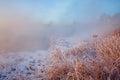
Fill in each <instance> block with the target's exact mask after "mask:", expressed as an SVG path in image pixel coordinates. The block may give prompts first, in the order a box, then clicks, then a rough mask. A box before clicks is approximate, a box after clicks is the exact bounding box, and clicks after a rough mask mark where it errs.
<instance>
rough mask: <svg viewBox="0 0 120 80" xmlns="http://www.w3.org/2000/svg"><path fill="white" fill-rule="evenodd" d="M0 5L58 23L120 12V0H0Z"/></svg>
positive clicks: (32, 17)
mask: <svg viewBox="0 0 120 80" xmlns="http://www.w3.org/2000/svg"><path fill="white" fill-rule="evenodd" d="M0 7H1V8H0V9H1V11H2V10H7V9H6V7H8V8H14V9H15V11H17V12H20V14H21V13H23V14H25V15H27V16H29V17H30V18H31V19H32V20H34V21H37V22H40V21H43V22H53V23H56V22H57V23H59V22H64V21H67V22H71V21H77V20H80V21H89V20H91V19H96V18H97V17H99V16H100V15H101V14H104V13H106V14H110V15H113V14H115V13H118V12H120V0H0ZM8 10H9V9H8Z"/></svg>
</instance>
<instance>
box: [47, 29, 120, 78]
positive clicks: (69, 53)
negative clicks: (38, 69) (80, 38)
mask: <svg viewBox="0 0 120 80" xmlns="http://www.w3.org/2000/svg"><path fill="white" fill-rule="evenodd" d="M93 37H94V38H93V39H92V40H91V41H85V42H82V43H80V44H79V45H77V46H76V47H74V48H71V49H68V50H66V51H61V50H60V49H56V50H55V51H54V52H53V54H52V59H53V60H52V62H51V63H50V65H49V67H48V68H47V69H46V74H47V76H46V80H119V79H120V29H119V30H117V31H115V32H112V33H110V34H108V35H105V36H103V37H97V36H93Z"/></svg>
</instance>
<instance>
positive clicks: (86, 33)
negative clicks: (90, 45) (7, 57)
mask: <svg viewBox="0 0 120 80" xmlns="http://www.w3.org/2000/svg"><path fill="white" fill-rule="evenodd" d="M119 21H120V14H119V13H117V14H115V15H113V16H110V15H107V14H103V15H101V16H100V17H99V19H97V20H96V21H91V22H87V23H85V22H84V23H83V22H79V21H77V22H73V23H60V24H53V23H49V24H44V23H35V22H32V20H30V19H27V17H25V16H20V15H19V16H18V15H17V16H16V17H15V15H14V16H10V17H7V18H6V20H5V21H3V22H1V23H0V26H1V27H0V49H1V51H35V50H47V49H48V48H49V47H50V45H51V44H50V40H51V39H52V38H58V37H73V38H75V37H77V38H80V39H82V40H84V39H86V38H89V37H91V36H92V35H94V34H98V33H103V32H106V31H109V30H113V29H115V28H117V27H119V25H120V23H119Z"/></svg>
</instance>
